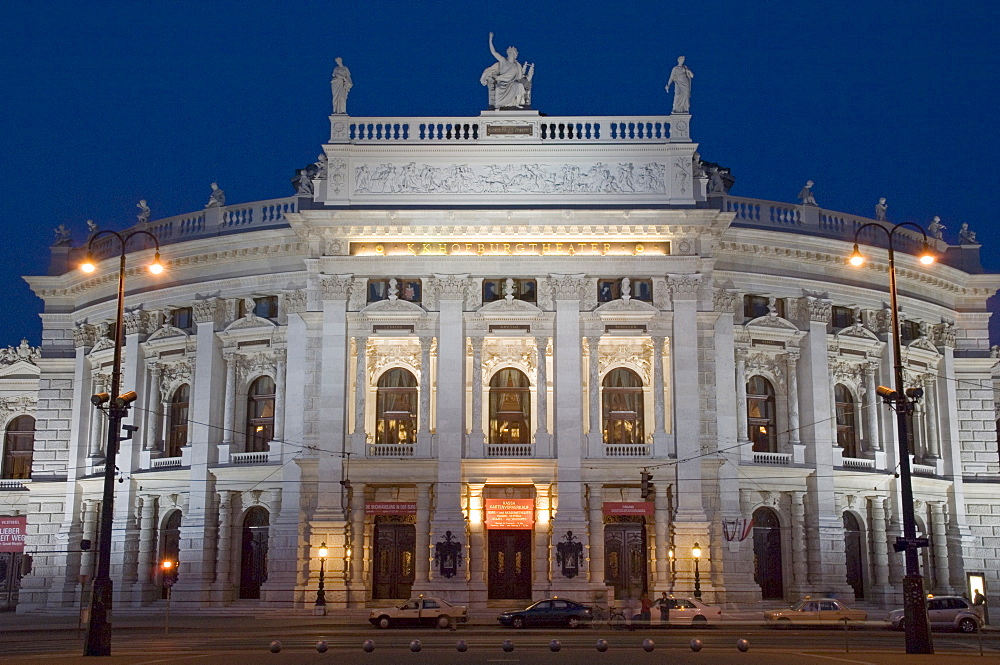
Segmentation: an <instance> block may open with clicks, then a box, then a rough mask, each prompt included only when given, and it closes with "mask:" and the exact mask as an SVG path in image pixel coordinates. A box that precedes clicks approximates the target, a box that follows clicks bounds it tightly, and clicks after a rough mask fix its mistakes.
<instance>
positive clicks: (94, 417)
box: [87, 374, 108, 465]
mask: <svg viewBox="0 0 1000 665" xmlns="http://www.w3.org/2000/svg"><path fill="white" fill-rule="evenodd" d="M107 390H108V384H107V377H105V376H103V375H101V374H97V375H95V376H94V394H97V393H103V392H107ZM106 430H107V419H106V418H105V416H104V412H103V411H101V410H100V409H98V408H97V407H96V406H95V407H94V408H93V410H92V411H91V418H90V446H89V452H88V453H87V457H88V458H89V459H90V463H91V464H92V465H93V464H100V463H101V462H102V461H104V445H105V442H106V441H107V431H106Z"/></svg>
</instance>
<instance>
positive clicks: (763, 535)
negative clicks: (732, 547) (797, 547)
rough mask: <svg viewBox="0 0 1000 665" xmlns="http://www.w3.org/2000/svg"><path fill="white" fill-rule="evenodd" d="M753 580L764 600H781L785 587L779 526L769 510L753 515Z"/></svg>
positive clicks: (774, 515)
mask: <svg viewBox="0 0 1000 665" xmlns="http://www.w3.org/2000/svg"><path fill="white" fill-rule="evenodd" d="M753 579H754V581H755V582H757V584H759V585H760V596H761V598H762V599H764V600H781V599H783V598H784V597H785V585H784V580H783V579H782V574H781V524H780V523H779V522H778V516H777V514H775V512H774V511H773V510H771V509H770V508H758V509H757V510H755V511H754V513H753Z"/></svg>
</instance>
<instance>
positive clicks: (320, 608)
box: [313, 540, 329, 616]
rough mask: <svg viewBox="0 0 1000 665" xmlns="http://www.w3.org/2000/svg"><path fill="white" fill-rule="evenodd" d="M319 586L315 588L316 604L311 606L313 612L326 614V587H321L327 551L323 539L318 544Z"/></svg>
mask: <svg viewBox="0 0 1000 665" xmlns="http://www.w3.org/2000/svg"><path fill="white" fill-rule="evenodd" d="M317 554H319V587H318V588H317V589H316V606H315V607H314V608H313V614H319V615H324V616H325V615H326V589H324V588H323V575H324V573H325V572H326V571H325V570H324V565H325V564H326V555H327V554H329V552H328V551H327V549H326V541H325V540H324V541H323V542H322V543H320V545H319V552H317Z"/></svg>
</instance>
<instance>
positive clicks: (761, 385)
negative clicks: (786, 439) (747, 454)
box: [747, 376, 778, 453]
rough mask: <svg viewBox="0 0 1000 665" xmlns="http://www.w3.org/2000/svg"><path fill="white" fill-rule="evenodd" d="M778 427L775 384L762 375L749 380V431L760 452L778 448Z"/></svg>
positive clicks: (772, 450) (773, 450)
mask: <svg viewBox="0 0 1000 665" xmlns="http://www.w3.org/2000/svg"><path fill="white" fill-rule="evenodd" d="M777 430H778V428H777V422H776V419H775V408H774V386H772V385H771V382H770V381H768V380H767V379H765V378H764V377H762V376H753V377H750V380H749V381H747V432H748V433H749V435H750V440H751V441H753V450H754V452H758V453H773V452H777V450H778V431H777Z"/></svg>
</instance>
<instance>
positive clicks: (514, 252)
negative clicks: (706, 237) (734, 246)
mask: <svg viewBox="0 0 1000 665" xmlns="http://www.w3.org/2000/svg"><path fill="white" fill-rule="evenodd" d="M350 251H351V256H640V255H642V256H645V255H665V254H669V253H670V243H669V242H552V241H545V242H466V241H462V242H453V241H445V242H352V243H351V249H350Z"/></svg>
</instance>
